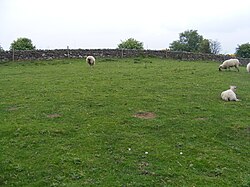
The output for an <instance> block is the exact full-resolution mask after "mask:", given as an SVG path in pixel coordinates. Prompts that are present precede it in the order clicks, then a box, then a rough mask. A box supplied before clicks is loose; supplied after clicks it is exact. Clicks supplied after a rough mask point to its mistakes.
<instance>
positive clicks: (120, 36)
mask: <svg viewBox="0 0 250 187" xmlns="http://www.w3.org/2000/svg"><path fill="white" fill-rule="evenodd" d="M0 23H1V27H0V45H1V46H2V47H3V48H4V49H5V50H8V49H9V47H10V44H11V43H12V42H13V41H14V40H16V39H17V38H19V37H27V38H29V39H31V40H32V42H33V44H34V45H35V46H36V48H37V49H59V48H60V49H64V48H67V46H69V47H70V48H72V49H73V48H75V49H78V48H82V49H89V48H98V49H99V48H117V45H118V44H119V43H120V42H121V40H123V41H124V40H126V39H128V38H131V37H132V38H135V39H136V40H139V41H141V42H143V44H144V48H145V49H166V48H169V44H170V43H171V42H173V41H174V40H178V39H179V33H181V32H184V31H185V30H191V29H192V30H198V33H199V34H200V35H202V36H203V37H204V38H206V39H212V40H217V41H219V42H220V43H221V46H222V51H221V53H223V54H225V53H229V54H231V53H234V52H235V48H236V47H237V45H238V44H243V43H248V42H250V0H205V1H202V0H122V1H121V0H88V1H87V0H0Z"/></svg>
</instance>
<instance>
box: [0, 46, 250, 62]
mask: <svg viewBox="0 0 250 187" xmlns="http://www.w3.org/2000/svg"><path fill="white" fill-rule="evenodd" d="M88 55H93V56H95V57H96V58H98V57H103V58H112V57H117V58H126V57H140V56H144V57H147V56H149V57H159V58H170V59H176V60H187V61H195V60H208V61H216V62H223V61H224V60H226V59H229V58H232V57H231V56H230V55H213V54H201V53H189V52H176V51H169V50H121V49H69V50H68V49H57V50H32V51H14V54H13V52H12V51H3V52H0V62H4V61H13V60H15V61H21V60H51V59H62V58H85V57H86V56H88ZM238 59H239V60H240V62H241V63H242V64H243V65H246V64H247V63H249V62H250V59H243V58H238Z"/></svg>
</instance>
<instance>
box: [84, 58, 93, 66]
mask: <svg viewBox="0 0 250 187" xmlns="http://www.w3.org/2000/svg"><path fill="white" fill-rule="evenodd" d="M86 62H87V64H89V65H90V66H94V65H95V58H94V57H93V56H87V58H86Z"/></svg>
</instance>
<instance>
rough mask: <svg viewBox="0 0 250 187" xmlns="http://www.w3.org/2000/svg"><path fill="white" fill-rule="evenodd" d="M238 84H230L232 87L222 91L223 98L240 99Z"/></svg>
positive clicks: (229, 99)
mask: <svg viewBox="0 0 250 187" xmlns="http://www.w3.org/2000/svg"><path fill="white" fill-rule="evenodd" d="M235 92H236V86H230V89H228V90H226V91H224V92H222V93H221V98H222V99H223V100H225V101H239V99H237V98H236V94H235Z"/></svg>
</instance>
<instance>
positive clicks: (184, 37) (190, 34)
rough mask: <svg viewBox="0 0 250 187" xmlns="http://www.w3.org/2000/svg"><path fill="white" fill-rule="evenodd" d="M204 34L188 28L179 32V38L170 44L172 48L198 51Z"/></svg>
mask: <svg viewBox="0 0 250 187" xmlns="http://www.w3.org/2000/svg"><path fill="white" fill-rule="evenodd" d="M202 41H203V36H201V35H199V34H198V32H197V30H187V31H184V32H182V33H180V34H179V40H176V41H173V42H172V43H171V44H170V47H169V48H170V50H173V51H187V52H198V51H199V47H200V44H201V42H202Z"/></svg>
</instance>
